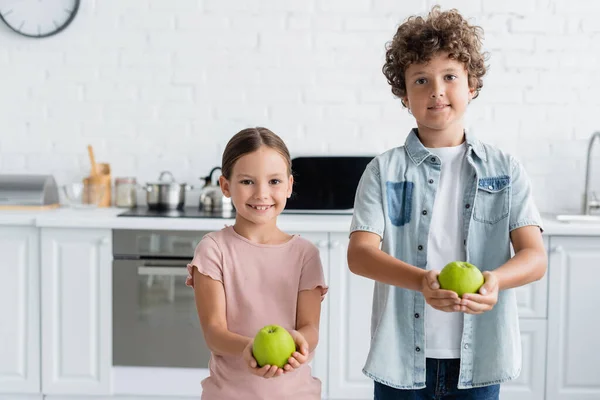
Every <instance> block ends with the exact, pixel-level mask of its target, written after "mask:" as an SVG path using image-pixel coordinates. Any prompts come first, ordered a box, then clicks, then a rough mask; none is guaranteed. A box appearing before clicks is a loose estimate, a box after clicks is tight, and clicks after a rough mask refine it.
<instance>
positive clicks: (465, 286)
mask: <svg viewBox="0 0 600 400" xmlns="http://www.w3.org/2000/svg"><path fill="white" fill-rule="evenodd" d="M438 281H439V282H440V287H441V288H442V289H446V290H452V291H453V292H456V294H458V295H459V296H460V297H462V295H463V294H465V293H477V291H478V290H479V288H480V287H481V286H482V285H483V282H484V279H483V275H482V273H481V271H479V269H478V268H477V267H476V266H474V265H473V264H469V263H468V262H464V261H453V262H451V263H448V264H446V266H445V267H444V268H443V269H442V271H441V272H440V275H439V276H438Z"/></svg>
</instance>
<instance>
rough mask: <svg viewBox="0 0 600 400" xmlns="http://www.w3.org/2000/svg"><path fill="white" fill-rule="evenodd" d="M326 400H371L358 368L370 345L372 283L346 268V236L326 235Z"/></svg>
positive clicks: (369, 388) (370, 384) (368, 385)
mask: <svg viewBox="0 0 600 400" xmlns="http://www.w3.org/2000/svg"><path fill="white" fill-rule="evenodd" d="M329 237H330V249H329V271H330V272H329V274H330V279H331V284H330V288H329V294H328V296H329V337H330V339H329V374H328V386H329V398H330V399H372V398H373V381H372V380H371V379H369V378H367V377H366V376H365V375H364V374H363V373H362V369H363V366H364V364H365V361H366V359H367V355H368V352H369V344H370V342H371V332H370V329H371V328H370V323H371V304H372V301H371V299H372V298H373V281H372V280H370V279H366V278H363V277H361V276H358V275H355V274H353V273H352V272H350V270H349V269H348V261H347V255H346V253H347V251H348V242H349V238H348V233H346V232H343V233H330V234H329Z"/></svg>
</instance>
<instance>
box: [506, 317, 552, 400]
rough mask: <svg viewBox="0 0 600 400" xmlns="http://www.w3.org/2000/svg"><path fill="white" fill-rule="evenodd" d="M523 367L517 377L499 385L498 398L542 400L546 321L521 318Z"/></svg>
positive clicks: (544, 373)
mask: <svg viewBox="0 0 600 400" xmlns="http://www.w3.org/2000/svg"><path fill="white" fill-rule="evenodd" d="M519 325H520V328H521V347H522V348H523V367H522V369H521V374H520V375H519V378H518V379H515V380H514V381H511V382H507V383H503V384H502V385H500V398H501V399H507V400H544V391H545V389H546V388H545V377H546V371H545V369H544V366H545V365H546V321H545V320H537V319H521V320H520V321H519Z"/></svg>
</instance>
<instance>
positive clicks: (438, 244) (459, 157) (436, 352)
mask: <svg viewBox="0 0 600 400" xmlns="http://www.w3.org/2000/svg"><path fill="white" fill-rule="evenodd" d="M427 150H429V151H430V152H431V153H433V154H435V155H437V156H438V157H439V159H440V161H441V162H442V169H441V174H440V181H439V183H438V187H437V193H436V195H435V201H434V203H433V212H432V215H431V226H430V228H429V237H428V240H427V249H428V250H427V269H428V270H431V269H437V270H441V269H442V268H444V266H445V265H446V264H448V263H449V262H451V261H459V260H460V261H464V260H465V256H466V254H465V250H464V247H463V240H464V237H463V233H462V222H463V218H462V214H463V207H462V203H463V196H464V183H465V172H466V166H465V164H466V162H467V161H466V150H467V146H466V143H464V142H463V143H462V144H461V145H459V146H456V147H438V148H428V149H427ZM462 330H463V313H462V312H444V311H438V310H436V309H434V308H433V307H431V306H430V305H429V304H426V305H425V335H426V341H425V356H426V357H428V358H460V343H461V338H462Z"/></svg>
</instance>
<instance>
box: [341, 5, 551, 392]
mask: <svg viewBox="0 0 600 400" xmlns="http://www.w3.org/2000/svg"><path fill="white" fill-rule="evenodd" d="M383 72H384V74H385V76H386V77H387V79H388V82H389V83H390V85H391V86H392V92H393V93H394V95H396V96H397V97H399V98H400V99H401V101H402V104H403V106H404V107H406V108H408V111H409V113H411V114H412V115H413V116H414V118H415V120H416V123H417V128H416V129H413V130H412V131H411V132H410V133H409V135H408V137H407V139H406V142H405V144H404V146H401V147H398V148H394V149H391V150H389V151H387V152H385V153H383V154H381V155H379V156H378V157H376V158H375V159H374V160H373V161H372V162H371V163H370V164H369V165H368V167H367V168H366V170H365V172H364V174H363V176H362V178H361V181H360V183H359V186H358V189H357V194H356V200H355V205H354V216H353V219H352V226H351V234H350V245H349V248H348V265H349V268H350V270H351V271H352V272H353V273H355V274H358V275H361V276H365V277H367V278H370V279H373V280H375V281H376V282H375V290H374V297H373V310H372V313H373V314H372V320H371V338H372V339H371V347H370V351H369V356H368V358H367V361H366V365H365V367H364V369H363V372H364V373H365V374H366V375H367V376H369V377H370V378H372V379H373V380H374V381H375V399H377V400H385V399H426V398H427V399H432V398H435V399H450V398H452V399H486V400H487V399H497V398H498V396H499V395H498V393H499V389H500V387H499V384H500V383H501V382H505V381H509V380H511V379H515V378H516V377H517V376H518V375H519V373H520V369H521V342H520V336H519V322H518V315H517V302H516V298H515V290H514V288H515V287H518V286H522V285H525V284H528V283H530V282H533V281H536V280H538V279H541V278H542V277H543V276H544V273H545V271H546V264H547V258H546V253H545V250H544V246H543V242H542V236H541V230H542V227H541V219H540V215H539V213H538V211H537V209H536V206H535V204H534V203H533V198H532V194H531V189H530V185H529V181H528V178H527V176H526V174H525V171H524V170H523V168H522V167H521V165H520V164H519V162H518V161H516V160H515V159H514V158H513V157H511V156H510V155H508V154H506V153H503V152H502V151H500V150H498V149H496V148H494V147H492V146H489V145H487V144H484V143H481V142H479V141H478V140H477V139H475V138H474V137H472V136H471V135H470V134H469V133H468V132H467V133H466V132H465V131H464V126H463V115H464V113H465V110H466V108H467V105H468V104H469V102H470V101H471V100H472V99H474V98H475V97H477V95H478V93H479V90H480V89H481V87H482V86H483V84H482V77H483V75H484V74H485V72H486V67H485V65H484V55H483V54H482V53H481V28H480V27H477V26H472V25H470V24H469V23H468V22H467V21H466V20H465V19H464V18H463V17H462V16H461V15H460V14H459V13H458V11H456V10H450V11H446V12H441V11H440V9H439V7H438V6H436V7H434V8H433V9H432V11H431V12H430V13H429V14H428V16H427V17H426V18H421V17H411V18H409V19H408V20H407V21H406V22H405V23H403V24H402V25H401V26H400V27H399V28H398V30H397V32H396V34H395V36H394V38H393V40H392V42H391V43H390V44H389V45H388V47H387V53H386V63H385V65H384V67H383ZM511 243H512V245H513V248H514V251H515V256H514V257H513V258H511V253H510V244H511ZM380 244H381V250H380ZM456 260H466V261H468V262H470V263H472V264H474V265H476V266H477V267H478V268H479V269H481V270H482V272H483V275H484V278H485V283H484V285H483V286H482V287H481V288H480V290H479V293H477V294H465V295H463V297H462V298H460V297H459V296H458V295H457V294H456V293H454V292H451V291H448V290H442V289H440V287H439V282H438V280H437V276H438V274H439V270H440V269H441V268H443V267H444V265H446V264H447V263H449V262H451V261H456Z"/></svg>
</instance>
